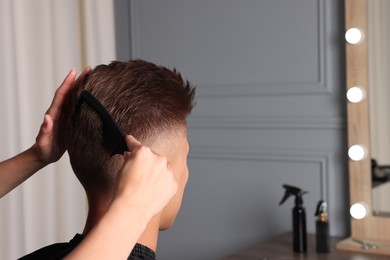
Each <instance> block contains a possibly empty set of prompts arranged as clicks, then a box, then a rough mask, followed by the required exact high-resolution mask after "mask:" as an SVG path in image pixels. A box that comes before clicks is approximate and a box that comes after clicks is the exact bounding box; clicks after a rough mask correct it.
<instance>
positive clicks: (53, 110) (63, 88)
mask: <svg viewBox="0 0 390 260" xmlns="http://www.w3.org/2000/svg"><path fill="white" fill-rule="evenodd" d="M90 71H91V67H87V68H85V69H84V71H83V72H82V73H81V75H80V76H79V77H78V78H77V80H76V81H75V79H76V74H77V73H76V70H75V69H72V70H71V71H70V72H69V74H68V75H67V76H66V78H65V79H64V81H63V82H62V84H61V85H60V87H59V88H58V89H57V90H56V93H55V95H54V98H53V101H52V103H51V105H50V107H49V109H48V110H47V112H46V113H47V114H49V115H50V116H51V117H52V118H53V120H54V121H55V120H57V118H58V117H59V116H60V113H61V109H62V105H63V104H64V101H65V98H66V96H67V95H68V93H69V91H70V90H71V88H72V87H73V86H74V85H75V84H76V83H77V82H79V81H80V80H82V79H83V78H84V77H85V76H86V75H87V74H88V73H89V72H90Z"/></svg>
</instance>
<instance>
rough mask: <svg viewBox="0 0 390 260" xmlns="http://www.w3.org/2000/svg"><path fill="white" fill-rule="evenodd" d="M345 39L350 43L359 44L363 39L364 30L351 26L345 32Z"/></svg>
mask: <svg viewBox="0 0 390 260" xmlns="http://www.w3.org/2000/svg"><path fill="white" fill-rule="evenodd" d="M345 40H346V41H347V42H348V43H350V44H358V43H360V42H361V41H362V40H363V32H362V31H361V30H359V29H358V28H350V29H348V31H347V32H346V33H345Z"/></svg>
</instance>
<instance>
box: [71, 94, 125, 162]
mask: <svg viewBox="0 0 390 260" xmlns="http://www.w3.org/2000/svg"><path fill="white" fill-rule="evenodd" d="M84 102H85V103H86V104H87V105H88V106H89V107H90V108H92V109H93V110H94V111H95V112H96V114H98V115H99V117H100V119H101V122H102V130H103V147H104V148H105V149H106V150H107V152H109V153H110V156H113V155H115V154H123V153H124V152H125V151H128V148H127V145H126V142H125V137H124V135H123V133H122V131H121V130H120V129H119V127H118V125H117V124H116V123H115V121H114V120H113V119H112V117H111V115H110V113H108V111H107V110H106V108H105V107H104V106H103V105H102V104H101V103H100V102H99V100H97V99H96V98H95V97H94V96H93V95H92V94H91V93H90V92H89V91H87V90H83V91H82V92H81V94H80V96H79V100H78V102H77V105H76V110H75V116H76V115H78V114H79V113H80V110H81V105H82V104H83V103H84Z"/></svg>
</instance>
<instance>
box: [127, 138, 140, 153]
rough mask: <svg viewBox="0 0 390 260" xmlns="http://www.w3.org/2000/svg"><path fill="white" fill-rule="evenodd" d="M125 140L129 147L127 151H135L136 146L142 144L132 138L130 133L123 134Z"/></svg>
mask: <svg viewBox="0 0 390 260" xmlns="http://www.w3.org/2000/svg"><path fill="white" fill-rule="evenodd" d="M125 141H126V145H127V148H129V152H130V153H132V152H133V151H135V150H136V149H137V148H138V147H140V146H142V144H141V143H140V142H139V141H138V140H137V139H135V138H134V136H132V135H126V136H125Z"/></svg>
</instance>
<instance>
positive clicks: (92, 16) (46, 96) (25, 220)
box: [0, 0, 115, 259]
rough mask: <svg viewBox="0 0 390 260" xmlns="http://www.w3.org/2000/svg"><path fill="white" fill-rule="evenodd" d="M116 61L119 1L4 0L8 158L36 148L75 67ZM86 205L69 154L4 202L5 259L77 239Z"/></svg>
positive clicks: (2, 134)
mask: <svg viewBox="0 0 390 260" xmlns="http://www.w3.org/2000/svg"><path fill="white" fill-rule="evenodd" d="M114 59H115V39H114V11H113V0H98V1H96V0H85V1H82V0H79V1H78V0H66V1H63V0H34V1H31V0H0V82H1V83H0V84H1V85H0V121H1V124H0V125H1V127H0V160H4V159H6V158H9V157H11V156H13V155H15V154H17V153H19V152H21V151H22V150H24V149H27V148H28V147H30V146H31V145H32V144H33V142H34V140H35V136H36V134H37V132H38V129H39V126H40V124H41V122H42V120H43V115H44V112H45V111H46V109H47V108H48V106H49V104H50V102H51V99H52V97H53V95H54V92H55V90H56V88H57V87H58V86H59V84H60V83H61V82H62V80H63V78H64V77H65V75H66V74H67V73H68V72H69V70H70V69H71V68H73V67H75V68H76V69H77V71H78V72H81V71H82V69H83V68H84V67H85V66H87V65H92V66H94V65H97V64H100V63H108V62H110V61H111V60H114ZM86 206H87V205H86V201H85V195H84V191H83V190H82V188H81V185H80V184H79V183H78V181H77V179H76V178H75V177H74V175H73V172H72V170H71V167H70V166H69V161H68V156H67V154H65V155H64V157H63V158H62V159H61V160H60V161H59V162H58V163H57V164H55V165H51V166H49V167H47V168H45V169H43V170H42V171H40V172H38V173H37V174H35V175H34V176H33V177H31V178H30V179H29V180H27V181H26V182H25V183H24V184H23V185H21V186H20V187H18V188H17V189H15V190H14V191H12V192H11V193H9V194H8V195H6V196H5V197H3V198H2V199H1V200H0V236H1V239H0V241H1V242H0V259H16V258H18V257H21V256H23V255H24V254H26V253H28V252H31V251H34V250H36V249H38V248H40V247H42V246H45V245H48V244H51V243H54V242H60V241H68V240H70V239H71V238H72V237H73V236H74V234H75V233H77V232H82V229H83V225H84V221H85V217H86V211H87V208H86Z"/></svg>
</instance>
